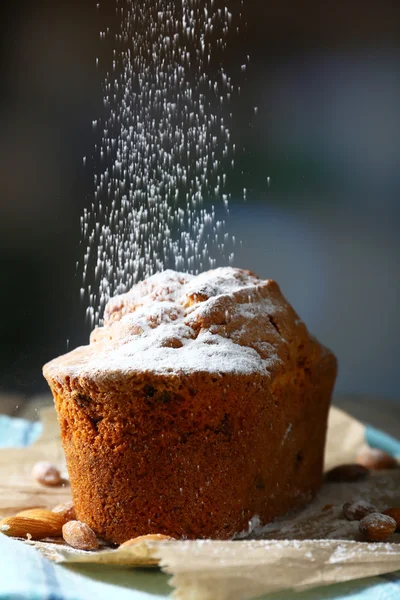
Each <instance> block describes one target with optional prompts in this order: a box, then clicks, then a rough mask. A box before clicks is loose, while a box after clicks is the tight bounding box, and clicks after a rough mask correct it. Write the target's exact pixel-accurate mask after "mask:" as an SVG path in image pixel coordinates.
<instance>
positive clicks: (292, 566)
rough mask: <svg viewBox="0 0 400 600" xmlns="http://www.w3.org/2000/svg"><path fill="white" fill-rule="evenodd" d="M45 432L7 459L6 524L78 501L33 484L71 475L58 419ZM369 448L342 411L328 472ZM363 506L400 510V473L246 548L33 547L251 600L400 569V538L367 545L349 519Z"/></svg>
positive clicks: (333, 489) (180, 589)
mask: <svg viewBox="0 0 400 600" xmlns="http://www.w3.org/2000/svg"><path fill="white" fill-rule="evenodd" d="M41 418H42V421H43V424H44V431H43V435H42V437H41V439H40V440H39V441H38V442H37V443H35V444H34V445H32V446H30V447H29V449H6V450H0V516H2V517H4V516H8V515H12V514H15V513H17V512H18V511H20V510H23V509H25V508H29V507H46V508H52V507H53V506H54V505H56V504H58V503H60V502H66V501H68V500H70V498H71V495H70V490H69V487H68V486H65V487H64V488H43V487H41V486H40V485H39V484H37V483H36V482H34V481H33V480H32V479H31V470H32V467H33V465H34V464H35V462H37V461H38V460H49V459H51V460H52V461H53V462H55V463H56V464H58V466H59V467H60V468H61V470H62V471H64V470H65V464H64V458H63V452H62V449H61V444H60V439H59V434H58V424H57V419H56V414H55V411H54V410H53V409H46V410H44V411H43V412H42V414H41ZM364 445H365V442H364V426H363V425H362V424H361V423H359V422H358V421H356V420H355V419H352V418H351V417H349V416H348V415H346V414H345V413H344V412H342V411H340V410H339V409H335V408H333V409H332V410H331V414H330V419H329V430H328V442H327V451H326V468H331V467H332V466H335V465H337V464H341V463H345V462H351V461H353V460H354V458H355V456H356V455H357V454H358V452H359V451H360V450H361V448H362V447H363V446H364ZM357 499H364V500H367V501H369V502H372V503H374V504H376V505H377V507H378V508H379V510H384V509H385V508H387V507H388V506H396V505H398V506H400V469H399V470H394V471H386V472H381V473H379V474H377V475H375V476H373V477H371V478H369V479H367V480H365V481H363V482H359V483H351V484H332V483H331V484H325V485H324V486H323V489H322V491H321V493H320V494H319V495H318V497H317V498H316V500H315V501H314V502H313V503H312V504H311V505H310V506H309V507H307V508H306V509H305V510H303V511H301V512H300V513H297V514H295V515H289V516H287V517H285V518H284V519H281V520H279V521H276V522H274V523H272V524H270V525H269V526H268V527H267V528H265V529H264V530H263V531H262V532H260V533H259V536H261V537H262V539H252V540H246V541H229V542H218V541H200V540H199V541H175V542H146V543H142V544H140V545H137V546H133V547H130V548H124V549H111V548H108V547H102V548H101V550H100V551H98V552H83V551H77V550H73V549H72V548H69V547H68V546H66V545H64V544H63V543H62V541H61V540H47V541H44V542H32V541H27V540H25V541H24V543H27V544H30V545H33V546H35V547H36V548H38V549H39V550H40V551H41V552H42V553H43V554H44V555H45V556H47V557H48V558H50V559H51V560H54V561H56V562H74V563H79V562H90V563H103V564H118V565H126V566H151V565H157V564H158V565H160V566H161V568H162V569H163V570H164V571H165V572H167V573H170V574H171V575H172V580H171V584H172V585H173V586H174V587H175V588H176V590H175V597H176V598H179V599H187V598H191V599H194V600H197V599H202V600H203V599H204V600H207V599H210V600H211V599H221V600H222V599H229V600H234V599H236V598H238V599H242V598H243V599H247V598H254V597H257V596H259V595H261V594H265V593H268V592H275V591H279V590H283V589H296V590H301V589H305V588H310V587H316V586H321V585H328V584H330V583H337V582H341V581H348V580H351V579H360V578H362V577H368V576H373V575H378V574H381V573H387V572H390V571H395V570H398V569H400V544H399V542H400V534H395V535H394V536H393V537H392V538H391V540H390V543H385V544H369V543H366V542H362V541H360V537H359V534H358V523H357V522H349V521H347V520H346V519H344V517H343V515H342V505H343V503H344V502H347V501H353V500H357Z"/></svg>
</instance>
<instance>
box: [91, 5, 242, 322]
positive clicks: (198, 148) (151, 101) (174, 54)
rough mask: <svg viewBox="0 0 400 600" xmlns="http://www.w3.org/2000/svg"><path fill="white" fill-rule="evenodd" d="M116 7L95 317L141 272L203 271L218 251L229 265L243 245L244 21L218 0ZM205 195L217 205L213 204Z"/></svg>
mask: <svg viewBox="0 0 400 600" xmlns="http://www.w3.org/2000/svg"><path fill="white" fill-rule="evenodd" d="M117 16H118V19H119V22H120V30H119V31H118V32H117V33H116V34H115V49H114V50H113V62H112V65H113V69H112V72H110V73H108V74H107V76H106V78H105V80H104V104H105V107H106V110H107V112H108V116H107V118H105V119H104V120H100V119H98V120H95V121H93V127H94V128H101V129H102V139H101V145H100V147H99V148H98V149H97V152H98V158H99V159H100V160H99V163H100V164H101V167H100V169H99V171H98V172H97V173H96V174H95V176H94V184H95V194H94V202H93V204H92V207H91V210H85V211H84V214H83V216H82V217H81V227H82V234H83V236H84V238H85V240H86V243H87V248H86V253H85V256H84V264H83V287H82V289H81V295H82V297H85V296H86V300H87V301H88V304H89V307H88V309H87V310H88V317H89V318H90V320H91V324H92V326H93V325H94V324H98V323H100V324H101V323H102V316H103V312H104V308H105V305H106V303H107V301H108V300H109V298H110V297H112V296H114V295H115V294H116V293H122V292H125V291H127V290H128V289H130V288H131V287H132V285H133V284H134V283H136V282H137V281H138V280H139V279H141V278H143V277H148V276H150V275H152V274H153V273H155V272H157V271H161V270H163V269H164V268H167V267H170V268H173V269H177V270H181V271H183V270H184V271H188V272H191V273H198V272H200V271H202V270H206V269H208V268H212V267H214V266H215V264H216V260H217V257H221V258H222V259H223V260H224V261H226V260H227V261H228V262H230V263H231V262H232V260H233V247H234V242H235V240H234V238H233V237H231V236H230V235H229V234H228V233H227V232H226V231H225V218H226V215H227V214H228V211H229V209H228V206H229V198H230V194H229V192H228V185H227V175H228V176H229V173H230V172H231V170H232V168H233V167H234V146H235V145H234V144H233V142H232V134H231V118H232V113H231V112H230V111H231V108H230V102H231V96H232V94H233V93H234V92H235V86H234V85H233V83H232V78H231V77H230V75H229V74H228V73H227V72H226V71H225V69H224V66H223V57H224V50H225V47H226V40H227V36H228V34H229V35H230V34H232V33H233V34H234V35H236V34H237V33H238V31H239V27H238V23H236V22H234V18H233V15H232V13H231V12H230V11H229V9H228V8H227V7H226V6H224V5H223V4H221V2H218V0H217V1H216V0H205V1H202V2H199V1H198V0H178V1H177V2H176V1H175V0H146V1H145V2H134V1H133V0H117ZM235 19H238V20H240V14H237V15H235ZM107 35H110V33H109V31H105V32H101V38H102V39H103V38H105V37H106V36H107ZM216 64H217V66H216ZM210 73H211V74H210ZM208 199H211V200H212V201H214V202H215V204H214V205H212V206H211V207H210V208H205V207H204V206H203V201H204V200H208ZM89 281H90V282H91V283H90V284H89Z"/></svg>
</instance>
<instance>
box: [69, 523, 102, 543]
mask: <svg viewBox="0 0 400 600" xmlns="http://www.w3.org/2000/svg"><path fill="white" fill-rule="evenodd" d="M62 535H63V538H64V540H65V541H66V542H67V544H69V545H70V546H72V547H73V548H77V549H78V550H97V549H98V547H99V542H98V540H97V537H96V534H95V532H94V531H93V529H90V527H89V525H86V523H82V521H68V523H65V525H63V528H62Z"/></svg>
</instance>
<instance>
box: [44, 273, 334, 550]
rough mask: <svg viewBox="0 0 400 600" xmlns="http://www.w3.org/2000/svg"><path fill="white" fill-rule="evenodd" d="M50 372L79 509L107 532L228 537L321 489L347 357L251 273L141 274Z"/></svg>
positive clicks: (115, 535) (118, 536) (109, 535)
mask: <svg viewBox="0 0 400 600" xmlns="http://www.w3.org/2000/svg"><path fill="white" fill-rule="evenodd" d="M44 375H45V377H46V379H47V381H48V383H49V385H50V388H51V390H52V393H53V396H54V400H55V405H56V409H57V412H58V419H59V423H60V429H61V438H62V443H63V447H64V451H65V454H66V459H67V466H68V471H69V476H70V481H71V489H72V494H73V499H74V503H75V508H76V514H77V518H78V519H80V520H81V521H84V522H85V523H87V524H88V525H89V526H90V527H91V528H92V529H93V530H94V531H95V532H96V533H97V535H99V536H100V537H103V538H104V539H106V540H108V541H111V542H115V543H122V542H124V541H126V540H127V539H129V538H132V537H135V536H139V535H144V534H148V533H162V534H166V535H170V536H174V537H177V538H214V539H229V538H232V537H234V536H235V535H237V534H238V533H240V532H243V531H246V530H248V528H249V522H250V523H252V524H254V523H257V524H259V525H264V524H266V523H268V522H269V521H271V520H272V519H274V518H275V517H277V516H279V515H283V514H285V513H287V512H288V511H290V510H293V509H296V508H299V507H302V506H304V505H305V504H307V503H308V502H310V500H311V499H312V498H313V496H314V495H315V493H316V492H317V491H318V489H319V487H320V485H321V482H322V469H323V456H324V445H325V434H326V427H327V415H328V410H329V404H330V398H331V393H332V389H333V385H334V381H335V377H336V360H335V357H334V356H333V354H332V353H331V352H330V351H329V350H327V349H326V348H324V347H323V346H321V344H319V343H318V342H317V341H316V340H315V339H314V338H313V337H312V336H311V335H310V334H309V333H308V331H307V329H306V327H305V325H304V324H303V323H302V322H301V320H300V319H299V317H298V316H297V314H296V313H295V312H294V310H293V309H292V307H291V306H290V305H289V304H288V303H287V301H286V300H285V298H284V297H283V295H282V293H281V292H280V289H279V287H278V285H277V284H276V283H275V282H274V281H271V280H266V281H263V280H261V279H259V278H258V277H256V276H255V275H254V274H252V273H250V272H249V271H244V270H241V269H234V268H220V269H215V270H212V271H208V272H206V273H202V274H201V275H198V276H193V275H189V274H186V273H177V272H174V271H165V272H163V273H159V274H156V275H154V276H152V277H150V278H149V279H147V280H145V281H143V282H141V283H138V284H137V285H135V286H134V287H133V289H132V290H131V291H130V292H128V293H127V294H124V295H121V296H117V297H115V298H113V299H111V300H110V301H109V303H108V305H107V307H106V311H105V325H104V327H101V328H98V329H95V330H94V331H93V332H92V334H91V339H90V345H88V346H84V347H81V348H77V349H76V350H73V351H72V352H70V353H68V354H66V355H65V356H62V357H60V358H57V359H55V360H53V361H52V362H50V363H48V364H47V365H46V366H45V367H44Z"/></svg>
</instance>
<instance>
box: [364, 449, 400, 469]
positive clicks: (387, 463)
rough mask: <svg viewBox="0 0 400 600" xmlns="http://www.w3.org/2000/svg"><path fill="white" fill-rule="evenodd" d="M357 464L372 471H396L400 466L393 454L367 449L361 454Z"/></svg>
mask: <svg viewBox="0 0 400 600" xmlns="http://www.w3.org/2000/svg"><path fill="white" fill-rule="evenodd" d="M356 463H358V464H359V465H362V466H363V467H367V468H368V469H371V470H372V471H382V470H384V469H396V468H397V466H398V464H397V461H396V459H395V458H394V457H393V456H392V455H391V454H388V453H387V452H384V451H383V450H378V449H377V448H367V449H366V450H364V451H363V452H361V454H359V455H358V457H357V459H356Z"/></svg>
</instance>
